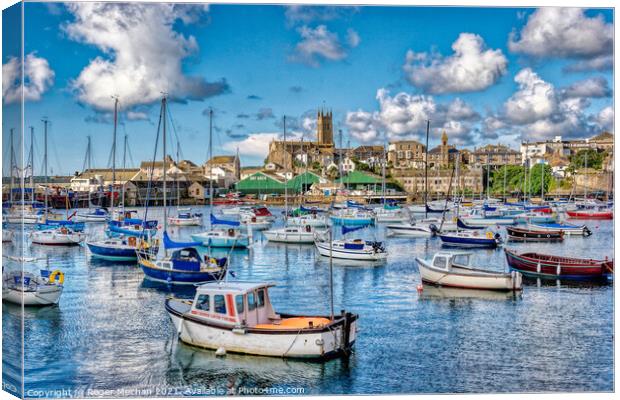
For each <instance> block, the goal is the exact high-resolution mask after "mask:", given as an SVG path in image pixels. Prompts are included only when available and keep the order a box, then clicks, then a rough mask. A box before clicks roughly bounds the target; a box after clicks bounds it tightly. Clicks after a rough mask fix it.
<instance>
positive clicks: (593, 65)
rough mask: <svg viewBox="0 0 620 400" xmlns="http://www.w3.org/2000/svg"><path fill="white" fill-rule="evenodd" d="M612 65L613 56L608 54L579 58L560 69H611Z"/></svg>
mask: <svg viewBox="0 0 620 400" xmlns="http://www.w3.org/2000/svg"><path fill="white" fill-rule="evenodd" d="M613 67H614V57H613V55H611V54H610V55H605V56H599V57H594V58H591V59H586V60H580V61H577V62H575V63H572V64H569V65H567V66H566V67H564V68H563V69H562V70H563V71H564V72H584V71H607V70H610V69H613Z"/></svg>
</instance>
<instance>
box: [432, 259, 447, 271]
mask: <svg viewBox="0 0 620 400" xmlns="http://www.w3.org/2000/svg"><path fill="white" fill-rule="evenodd" d="M433 267H437V268H442V269H443V268H446V258H445V257H435V260H434V261H433Z"/></svg>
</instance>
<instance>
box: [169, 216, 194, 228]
mask: <svg viewBox="0 0 620 400" xmlns="http://www.w3.org/2000/svg"><path fill="white" fill-rule="evenodd" d="M168 224H169V225H172V226H200V225H202V218H200V217H192V218H176V217H170V218H168Z"/></svg>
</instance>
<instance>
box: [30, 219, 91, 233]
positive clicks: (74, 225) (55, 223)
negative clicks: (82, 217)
mask: <svg viewBox="0 0 620 400" xmlns="http://www.w3.org/2000/svg"><path fill="white" fill-rule="evenodd" d="M60 226H64V227H67V228H71V229H72V230H73V231H75V232H83V231H84V228H85V224H84V222H76V221H71V220H69V221H67V220H64V219H61V220H53V219H48V220H47V221H46V222H45V223H41V224H37V230H40V231H42V230H46V229H54V228H58V227H60Z"/></svg>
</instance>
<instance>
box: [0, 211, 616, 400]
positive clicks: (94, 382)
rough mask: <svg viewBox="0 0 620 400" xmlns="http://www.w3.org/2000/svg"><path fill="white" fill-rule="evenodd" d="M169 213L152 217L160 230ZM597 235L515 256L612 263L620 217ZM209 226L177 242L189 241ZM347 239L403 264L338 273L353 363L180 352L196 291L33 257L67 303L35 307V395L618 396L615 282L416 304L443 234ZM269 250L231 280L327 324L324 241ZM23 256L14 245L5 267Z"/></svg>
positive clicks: (494, 256) (30, 369)
mask: <svg viewBox="0 0 620 400" xmlns="http://www.w3.org/2000/svg"><path fill="white" fill-rule="evenodd" d="M207 212H208V211H207V210H206V209H205V215H207V216H208V214H207ZM278 212H279V211H278ZM152 213H154V214H155V215H153V214H152ZM161 214H162V210H161V209H156V210H154V211H153V210H150V211H149V217H150V216H159V217H160V218H159V219H160V221H161ZM588 225H589V226H590V228H591V229H592V231H593V232H594V234H593V235H592V236H591V237H586V238H584V237H567V238H566V239H565V241H564V242H563V243H552V244H513V243H508V244H507V245H506V247H508V248H517V249H519V250H525V249H528V250H536V251H541V252H546V253H550V254H561V255H566V256H577V257H593V258H602V257H605V256H607V257H610V258H611V257H613V221H600V222H599V221H590V222H588ZM199 230H200V228H199V227H191V228H189V227H188V228H172V229H171V230H170V231H171V236H172V237H173V238H182V239H188V238H189V234H190V233H192V232H196V231H199ZM87 231H88V232H89V234H95V233H96V232H97V233H98V234H101V232H102V231H103V225H102V224H89V225H88V227H87ZM500 232H501V233H502V235H505V230H504V229H503V228H502V229H501V230H500ZM349 235H358V236H362V237H366V238H373V239H374V238H377V239H379V240H386V247H387V249H388V252H389V257H388V260H387V263H385V264H380V265H368V264H365V265H364V264H361V265H353V264H352V263H351V262H341V261H338V262H334V266H333V267H334V268H333V278H334V303H335V309H336V312H339V310H340V309H341V308H344V309H347V310H348V311H352V312H355V313H357V314H359V315H360V319H359V332H358V339H357V342H356V344H355V348H354V352H353V354H351V356H350V357H349V358H348V359H337V360H332V361H328V362H325V363H308V362H300V361H285V360H281V359H274V358H265V357H251V356H242V355H232V354H229V355H227V356H226V357H224V358H217V357H216V356H215V353H214V352H212V351H207V350H200V349H196V348H192V347H189V346H187V345H184V344H181V343H179V342H178V341H177V340H176V338H175V336H176V334H175V331H174V329H173V326H172V324H171V322H170V320H169V318H168V316H167V314H166V312H165V310H164V306H163V303H164V300H165V298H166V297H167V296H170V295H176V296H184V297H187V298H189V297H192V294H193V288H191V287H190V288H182V289H181V290H178V289H176V288H171V287H167V286H166V285H161V284H156V283H151V282H149V281H147V280H145V279H144V275H143V273H142V271H141V270H140V268H139V267H137V265H134V264H131V263H129V264H127V263H125V264H122V263H110V262H103V261H98V260H95V259H90V257H89V256H88V252H87V250H86V249H85V248H84V247H80V246H77V247H71V248H60V247H45V246H37V245H27V246H26V248H25V249H24V251H25V255H26V256H33V257H40V258H41V259H40V260H39V261H37V262H36V265H29V266H27V268H26V269H28V270H31V271H38V270H39V269H41V268H44V267H45V266H46V263H47V261H46V257H47V256H49V266H50V268H51V269H61V270H62V271H64V273H65V278H66V280H65V290H64V293H63V295H62V297H61V300H60V304H59V305H58V306H56V307H46V308H39V309H30V308H28V309H26V310H25V315H24V335H25V345H24V348H25V354H24V360H25V361H24V362H25V364H24V366H25V368H24V373H25V377H26V378H25V395H26V396H27V397H66V396H96V397H100V396H104V397H111V396H155V395H157V396H179V395H183V394H193V395H203V394H220V395H221V394H224V393H226V391H227V389H228V388H229V387H232V388H234V389H235V390H236V392H237V393H240V394H372V393H471V392H485V393H489V392H490V393H494V392H552V391H553V392H556V391H561V392H573V391H580V392H581V391H611V390H613V387H614V385H613V384H614V382H613V362H614V360H613V285H612V284H611V283H606V284H593V283H582V284H576V283H566V282H556V281H547V282H545V281H543V282H537V281H536V280H527V281H526V283H525V286H524V290H523V292H522V294H519V295H517V296H512V295H509V294H502V293H494V292H478V291H468V290H458V289H446V288H436V287H432V286H426V285H425V286H424V289H423V291H422V292H418V291H417V290H416V288H417V286H418V285H419V284H420V275H419V272H418V268H417V266H416V264H415V261H414V258H415V257H424V258H429V257H431V256H432V254H434V252H436V251H437V250H439V249H440V248H441V242H440V240H439V239H438V238H428V239H409V238H392V237H390V238H386V237H385V232H384V228H383V227H382V226H381V225H379V226H378V227H377V228H376V229H366V230H362V231H358V232H355V233H350V234H349ZM255 239H256V240H257V243H256V244H255V245H254V246H253V248H252V249H250V250H236V251H234V252H233V253H232V254H231V257H232V261H231V269H232V270H233V271H234V273H235V275H236V278H233V277H229V278H228V279H241V280H260V281H271V282H274V283H276V284H277V286H276V287H275V288H272V301H273V303H274V305H275V307H276V311H278V312H295V313H300V312H308V313H322V314H328V313H329V263H328V259H327V258H321V256H319V255H318V253H317V252H316V250H315V248H314V246H313V245H281V244H273V243H268V242H267V241H266V240H264V239H261V234H259V233H256V234H255ZM20 251H21V250H20V249H19V248H17V246H16V245H14V244H3V253H4V254H5V255H6V254H19V252H20ZM474 252H475V262H476V264H477V265H478V266H480V267H487V268H489V269H494V270H499V271H503V270H506V268H507V267H506V261H505V256H504V252H503V250H502V249H498V250H475V251H474ZM219 253H221V255H224V254H226V251H225V250H220V251H219ZM3 264H4V268H5V269H6V268H11V267H13V268H15V267H17V264H15V263H12V262H11V261H7V260H6V259H4V260H3ZM20 313H21V308H20V307H17V306H12V305H9V304H3V315H2V321H3V348H4V359H3V371H4V372H3V375H4V376H3V380H4V382H5V383H9V384H15V385H17V381H16V380H15V376H16V374H19V365H18V364H16V363H15V362H14V359H15V357H16V356H18V355H19V354H18V350H17V349H16V347H17V346H19V343H20V339H19V336H18V335H19V332H20V330H19V329H18V328H19V324H20ZM12 346H13V347H12ZM11 357H12V358H11Z"/></svg>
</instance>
